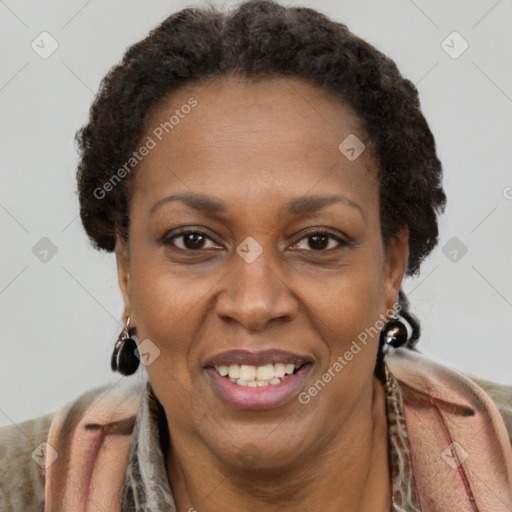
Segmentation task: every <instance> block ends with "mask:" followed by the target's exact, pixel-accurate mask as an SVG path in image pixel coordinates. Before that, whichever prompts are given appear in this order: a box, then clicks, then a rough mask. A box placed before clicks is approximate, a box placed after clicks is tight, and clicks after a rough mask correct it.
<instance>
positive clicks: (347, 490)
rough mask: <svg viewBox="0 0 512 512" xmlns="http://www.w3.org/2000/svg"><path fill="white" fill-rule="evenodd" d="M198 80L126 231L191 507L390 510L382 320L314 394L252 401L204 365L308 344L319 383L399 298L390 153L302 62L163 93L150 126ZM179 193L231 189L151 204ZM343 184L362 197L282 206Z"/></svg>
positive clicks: (182, 488)
mask: <svg viewBox="0 0 512 512" xmlns="http://www.w3.org/2000/svg"><path fill="white" fill-rule="evenodd" d="M191 96H193V97H194V98H195V99H196V100H197V101H198V105H197V106H196V107H195V108H194V109H193V110H192V111H191V113H190V114H188V115H187V116H186V117H185V118H184V119H180V123H179V124H178V125H176V126H175V127H174V129H173V130H172V131H171V132H170V133H169V134H166V135H165V137H164V138H163V140H162V141H161V142H159V143H158V145H157V146H156V147H155V148H154V149H152V150H151V151H150V152H149V154H148V155H147V156H146V157H145V158H144V159H143V160H142V162H141V163H140V164H139V165H138V168H137V172H136V174H135V176H133V183H132V185H133V188H132V195H131V200H130V209H129V215H130V219H131V221H130V222H131V223H130V228H129V241H128V243H124V242H123V241H122V240H121V238H120V237H118V240H117V246H116V253H117V262H118V274H119V283H120V287H121V290H122V293H123V297H124V301H125V307H126V310H125V314H126V316H128V315H129V316H130V317H131V325H134V326H136V327H137V333H138V338H139V340H145V339H150V340H151V341H152V342H153V343H154V344H155V345H156V346H158V348H159V349H160V351H161V353H160V356H159V357H158V358H156V359H155V360H154V362H152V363H151V364H150V365H148V366H147V367H146V369H147V371H148V374H149V378H150V381H151V384H152V386H153V389H154V391H155V394H156V396H157V397H158V399H159V400H160V402H161V403H162V405H163V407H164V409H165V412H166V417H167V421H168V425H169V431H170V450H169V453H167V454H166V457H167V470H168V474H169V479H170V481H171V482H172V489H173V493H174V496H175V499H176V503H177V507H178V510H179V511H180V512H182V511H183V512H184V511H188V510H189V509H190V508H192V507H193V508H195V509H197V510H198V511H200V512H210V511H211V512H213V511H215V512H217V511H218V510H244V511H248V512H253V511H254V512H255V511H260V510H262V508H263V507H264V508H265V510H269V511H280V512H282V511H292V510H293V511H296V510H303V511H317V510H325V511H339V510H344V511H351V512H357V511H361V512H362V511H368V510H372V511H374V512H379V511H386V512H387V511H388V510H389V508H390V503H391V491H390V475H389V467H388V449H387V423H386V414H385V395H384V389H383V386H382V384H381V383H380V381H378V379H377V378H376V377H374V375H373V372H374V367H375V359H376V355H377V347H378V337H377V336H376V337H374V338H370V339H369V341H368V343H367V345H366V346H364V347H363V348H362V350H361V351H360V352H359V353H358V354H357V355H355V356H354V358H353V360H352V361H350V362H349V363H348V364H347V365H346V366H345V367H344V368H343V370H342V371H341V372H338V373H336V376H335V377H334V378H333V379H332V380H331V382H330V383H329V384H328V385H327V386H325V388H324V389H323V390H322V391H321V392H320V393H318V395H317V396H315V397H314V398H312V399H311V401H310V402H309V403H308V404H307V405H304V404H301V403H300V402H299V401H298V400H297V399H296V398H293V399H291V400H289V401H288V402H287V403H285V404H283V405H280V406H278V407H275V408H272V409H267V410H257V411H248V410H240V409H238V408H235V407H233V406H232V405H230V404H228V403H226V402H224V401H223V400H222V399H221V398H220V397H219V396H218V395H217V394H216V393H215V392H214V390H213V389H212V386H211V384H210V381H209V379H208V376H207V375H206V373H205V371H204V369H203V365H204V362H205V361H206V360H207V359H208V358H210V357H212V356H213V355H215V354H218V353H221V352H224V351H227V350H231V349H246V350H250V351H254V352H257V351H262V350H266V349H270V348H279V349H282V350H287V351H290V352H294V353H299V354H305V355H307V356H308V357H310V358H311V360H312V361H313V364H312V366H311V368H310V371H309V373H308V375H307V376H306V383H305V384H306V385H305V386H304V389H305V390H307V389H308V388H309V387H310V386H312V384H313V383H314V382H315V381H317V380H318V379H319V378H321V376H322V375H323V374H324V373H325V372H326V371H327V370H328V369H329V368H331V367H332V365H333V363H334V362H335V361H336V359H337V357H338V356H343V354H344V353H345V352H346V351H347V350H348V349H349V347H350V345H351V343H352V341H353V340H356V339H357V336H358V335H359V334H360V333H361V332H362V331H364V329H365V328H368V327H370V326H373V325H375V323H376V321H377V320H378V319H379V316H380V315H383V314H385V313H386V311H387V310H389V309H392V307H393V305H394V304H395V303H396V301H397V296H398V291H399V289H400V285H401V282H402V279H403V276H404V272H405V267H406V264H407V258H408V244H407V231H406V229H404V230H402V231H401V232H400V233H397V235H396V237H395V238H394V239H393V240H392V241H390V242H389V243H387V244H384V243H383V240H382V236H381V225H380V216H379V188H378V179H377V163H376V162H375V160H374V159H373V157H372V155H371V152H370V149H369V148H370V147H371V146H370V143H369V141H368V140H367V138H366V135H365V133H364V131H363V130H362V128H361V123H360V120H359V119H358V117H357V115H356V114H355V113H354V112H353V111H352V110H351V109H350V108H349V107H348V106H346V105H344V104H343V103H342V102H341V101H340V100H339V99H338V98H337V97H334V96H332V95H331V94H330V93H328V92H326V91H324V90H322V89H321V88H318V87H316V86H313V85H310V84H309V83H307V82H305V81H302V80H300V79H289V78H286V79H284V78H272V79H264V80H260V81H258V82H249V81H247V80H245V79H242V78H239V77H234V76H229V77H222V78H215V79H213V80H212V81H211V82H210V83H209V84H208V85H207V86H206V87H205V85H204V84H202V85H199V84H197V85H186V86H184V88H182V89H180V90H179V91H177V92H175V93H173V94H172V95H169V96H167V97H166V98H165V99H164V100H163V101H162V102H160V104H158V105H157V107H156V108H155V109H154V110H153V111H152V113H151V115H150V117H149V120H148V123H147V133H146V134H145V136H144V139H145V138H146V136H147V135H151V133H152V130H153V129H154V128H155V127H157V126H158V125H159V124H160V123H161V122H163V121H165V120H167V119H169V117H170V115H172V114H173V113H174V111H175V110H176V109H177V108H180V106H181V105H183V104H185V103H186V102H187V100H188V99H189V98H190V97H191ZM349 134H356V135H357V136H358V138H359V139H360V140H362V141H363V142H364V143H365V144H366V146H367V150H366V151H364V152H363V153H362V155H361V156H360V157H359V158H357V159H356V160H355V161H353V162H351V161H349V160H348V159H347V158H346V157H345V156H344V155H343V154H342V153H341V152H340V151H339V149H338V145H339V144H340V143H341V142H342V141H343V140H344V139H345V138H346V137H347V136H348V135H349ZM181 192H193V193H195V194H204V195H207V196H210V197H214V198H217V199H218V200H220V201H221V202H222V203H223V204H224V205H225V211H224V212H223V213H211V212H202V211H198V210H195V209H193V208H191V207H189V206H187V205H185V204H184V203H183V202H181V201H168V202H164V203H162V204H160V206H158V207H157V208H156V209H155V210H154V211H153V212H152V213H150V210H151V208H152V207H154V205H155V204H156V203H157V202H159V201H160V200H161V199H162V198H164V197H165V196H168V195H170V194H175V193H181ZM333 194H339V195H343V196H345V197H346V198H347V199H348V201H345V202H335V203H331V204H328V205H327V206H324V207H323V208H321V209H320V210H318V211H316V212H311V213H307V214H302V215H291V214H290V213H288V212H287V210H286V208H287V203H288V202H289V201H290V200H291V199H293V198H297V197H300V196H304V195H320V196H330V195H333ZM353 204H357V206H354V205H353ZM185 226H186V227H187V228H189V229H190V231H192V232H194V229H195V230H196V231H197V229H201V231H203V232H206V234H207V235H208V236H209V237H210V238H211V240H210V239H208V238H206V239H204V241H203V242H202V243H199V244H198V245H197V244H196V245H195V247H197V249H196V250H195V251H192V250H191V249H190V248H189V247H194V245H191V244H190V236H188V237H183V236H182V237H178V238H174V239H172V240H170V237H171V236H172V235H173V234H176V230H177V229H178V228H180V227H185ZM315 227H316V228H317V231H319V232H320V233H325V230H326V229H327V230H329V231H331V232H332V233H333V234H334V235H336V236H339V237H340V238H341V239H342V241H343V242H342V244H340V243H339V242H337V241H336V240H335V239H331V238H328V239H327V241H326V243H325V245H324V247H320V248H318V246H319V244H318V243H316V245H315V241H314V240H312V239H311V236H309V237H308V236H307V234H308V233H305V231H306V230H308V228H315ZM166 234H167V235H168V237H167V243H163V242H162V237H164V236H165V235H166ZM249 236H250V237H253V238H254V239H255V240H256V241H257V242H258V243H259V244H260V245H261V247H262V248H263V252H262V253H261V254H260V255H259V256H258V257H257V258H256V259H255V261H253V262H252V263H247V262H246V261H245V260H244V259H242V258H241V257H240V256H239V255H238V254H237V252H236V248H237V246H238V245H239V244H240V243H241V242H242V241H243V240H244V239H245V238H246V237H249ZM187 242H188V245H185V244H186V243H187ZM173 244H174V245H173ZM180 248H181V250H180ZM187 251H188V252H187ZM171 454H172V455H171Z"/></svg>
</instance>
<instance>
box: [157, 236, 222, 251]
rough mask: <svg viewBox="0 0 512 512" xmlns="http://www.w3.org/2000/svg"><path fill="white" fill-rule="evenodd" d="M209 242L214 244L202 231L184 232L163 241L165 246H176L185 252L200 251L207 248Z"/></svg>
mask: <svg viewBox="0 0 512 512" xmlns="http://www.w3.org/2000/svg"><path fill="white" fill-rule="evenodd" d="M207 242H212V244H213V240H212V239H211V238H210V237H209V236H208V235H206V234H205V233H202V232H200V231H184V232H181V233H178V234H175V235H172V236H168V237H165V238H164V239H163V240H162V243H163V244H164V245H167V246H174V247H176V248H178V249H181V250H183V251H199V250H201V249H204V248H205V245H206V244H207Z"/></svg>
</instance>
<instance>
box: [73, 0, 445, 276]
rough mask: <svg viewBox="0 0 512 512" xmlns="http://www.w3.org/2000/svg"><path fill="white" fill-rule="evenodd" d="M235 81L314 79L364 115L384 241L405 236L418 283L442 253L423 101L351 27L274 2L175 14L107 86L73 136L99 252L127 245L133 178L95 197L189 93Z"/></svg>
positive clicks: (83, 211) (435, 165)
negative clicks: (166, 103) (165, 105)
mask: <svg viewBox="0 0 512 512" xmlns="http://www.w3.org/2000/svg"><path fill="white" fill-rule="evenodd" d="M228 74H235V75H238V76H243V77H245V78H249V79H251V78H253V79H255V78H258V77H259V78H261V77H296V78H301V79H305V80H308V81H309V82H310V83H312V84H313V85H317V86H320V87H322V88H325V89H326V90H328V91H331V92H334V93H335V94H336V95H338V97H339V98H340V99H341V100H342V101H344V102H345V103H346V104H348V105H349V106H350V107H351V108H352V109H353V110H354V111H355V112H356V113H357V114H358V116H359V118H360V120H361V121H362V123H363V126H364V128H365V130H366V132H367V135H368V137H369V139H370V141H371V146H372V152H373V154H374V156H375V157H376V160H377V162H378V164H379V177H380V211H381V225H382V235H383V239H384V240H389V239H391V238H392V237H393V236H394V235H395V234H396V233H397V232H398V231H399V230H400V228H403V227H404V226H407V227H408V229H409V251H410V253H409V261H408V267H407V273H408V274H409V275H414V274H417V273H418V271H419V267H420V264H421V262H422V261H423V259H424V258H425V257H426V256H427V255H428V254H429V253H430V251H431V250H432V249H433V248H434V247H435V245H436V244H437V239H438V226H437V215H438V214H439V213H441V212H442V211H443V210H444V207H445V203H446V196H445V194H444V191H443V188H442V181H441V180H442V166H441V162H440V161H439V159H438V157H437V154H436V147H435V141H434V137H433V135H432V133H431V131H430V129H429V127H428V124H427V122H426V120H425V118H424V116H423V114H422V112H421V109H420V103H419V99H418V91H417V90H416V88H415V87H414V85H413V84H412V83H411V82H410V81H409V80H407V79H405V78H404V77H402V75H401V74H400V72H399V71H398V69H397V67H396V65H395V63H394V62H393V61H392V60H391V59H389V58H388V57H386V56H385V55H383V54H382V53H381V52H379V51H378V50H376V49H375V48H374V47H373V46H371V45H370V44H369V43H367V42H366V41H364V40H363V39H360V38H359V37H357V36H355V35H354V34H352V33H351V32H350V31H349V30H348V28H347V27H346V26H345V25H343V24H341V23H337V22H334V21H332V20H330V19H329V18H327V17H326V16H325V15H323V14H321V13H319V12H317V11H315V10H313V9H310V8H303V7H284V6H282V5H279V4H278V3H276V2H274V1H271V0H250V1H247V2H244V3H242V4H240V5H239V6H238V7H237V8H236V9H234V10H232V11H229V12H221V11H218V10H217V9H214V8H211V9H198V8H187V9H183V10H181V11H179V12H177V13H175V14H172V15H171V16H169V17H168V18H167V19H165V20H164V21H163V22H162V23H161V24H160V25H159V26H157V27H156V28H154V29H153V30H152V31H151V32H150V33H149V34H148V36H147V37H146V38H145V39H143V40H142V41H140V42H138V43H136V44H134V45H133V46H131V47H130V48H128V50H127V51H126V53H125V55H124V57H123V59H122V61H121V62H120V64H118V65H116V66H114V67H113V68H112V69H111V70H110V71H109V72H108V74H107V75H106V76H105V77H104V79H103V81H102V83H101V86H100V90H99V92H98V94H97V96H96V98H95V100H94V102H93V104H92V106H91V109H90V119H89V122H88V124H86V125H85V126H84V127H82V128H81V129H80V130H79V131H78V132H77V134H76V141H77V145H78V149H79V153H80V161H79V165H78V172H77V178H78V193H79V199H80V215H81V219H82V223H83V225H84V228H85V230H86V232H87V234H88V235H89V237H90V239H91V240H92V242H93V244H94V245H95V247H96V248H99V249H104V250H106V251H113V250H114V249H115V242H116V235H117V234H118V233H119V234H121V235H123V238H126V236H127V228H128V225H129V218H128V213H127V212H128V201H129V197H130V193H129V188H128V185H129V182H130V181H131V178H132V177H133V174H134V173H130V175H129V176H127V177H126V178H125V179H123V180H122V181H121V182H120V183H119V184H117V186H115V187H111V190H109V192H108V193H102V194H101V195H99V194H98V192H97V191H98V190H99V189H100V188H101V187H102V186H103V185H104V184H105V183H107V182H108V181H109V179H111V178H112V176H113V174H114V173H115V172H116V171H117V170H118V169H119V168H121V167H122V166H123V164H125V163H126V162H127V161H128V160H129V158H130V157H131V156H132V154H133V152H134V151H135V150H136V148H137V147H138V145H139V144H140V141H141V138H142V137H143V135H144V130H145V121H146V119H147V117H148V114H149V112H150V110H151V108H152V107H154V106H155V105H156V104H157V103H158V102H159V100H161V99H162V98H163V97H164V96H166V95H167V94H169V93H171V92H173V91H176V90H177V89H178V88H180V87H182V86H183V85H185V84H188V83H200V82H202V81H205V80H209V79H212V78H215V77H217V76H222V75H228ZM134 170H136V167H135V168H134ZM95 191H96V192H95Z"/></svg>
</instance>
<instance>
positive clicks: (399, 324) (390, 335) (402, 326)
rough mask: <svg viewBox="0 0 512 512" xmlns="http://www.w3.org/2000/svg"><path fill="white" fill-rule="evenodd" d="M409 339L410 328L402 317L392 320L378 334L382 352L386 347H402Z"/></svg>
mask: <svg viewBox="0 0 512 512" xmlns="http://www.w3.org/2000/svg"><path fill="white" fill-rule="evenodd" d="M410 338H411V327H410V326H408V325H407V320H405V319H404V318H403V317H397V318H393V319H392V320H391V321H390V322H388V323H387V324H386V325H385V326H384V328H383V329H382V331H381V332H380V342H381V346H382V348H383V350H384V351H386V350H387V348H388V347H390V346H391V347H393V348H398V347H402V346H404V345H405V344H406V343H407V342H408V341H409V339H410Z"/></svg>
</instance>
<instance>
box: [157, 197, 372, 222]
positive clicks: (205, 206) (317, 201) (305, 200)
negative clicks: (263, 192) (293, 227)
mask: <svg viewBox="0 0 512 512" xmlns="http://www.w3.org/2000/svg"><path fill="white" fill-rule="evenodd" d="M171 201H181V202H182V203H184V204H186V205H187V206H189V207H190V208H193V209H195V210H199V211H201V212H206V213H212V214H214V213H224V212H226V210H227V208H226V206H225V205H224V203H222V201H219V200H218V199H215V198H213V197H209V196H206V195H203V194H195V193H192V192H183V193H180V194H171V195H168V196H165V197H163V198H162V199H160V200H158V201H157V202H156V203H155V204H154V205H153V206H152V207H151V209H150V210H149V213H150V214H152V213H154V212H155V210H157V209H158V208H160V206H162V205H163V204H166V203H169V202H171ZM333 203H341V204H345V205H347V206H351V207H352V208H356V209H357V210H359V211H360V213H361V215H362V216H363V218H364V212H363V209H362V208H361V206H359V204H357V203H356V202H354V201H352V200H351V199H349V198H348V197H346V196H344V195H343V194H335V195H330V196H319V195H305V196H301V197H295V198H293V199H292V200H291V201H290V202H289V203H288V205H287V211H288V213H290V214H291V215H297V216H298V215H304V214H308V213H313V212H316V211H318V210H321V209H322V208H325V207H326V206H328V205H330V204H333Z"/></svg>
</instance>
